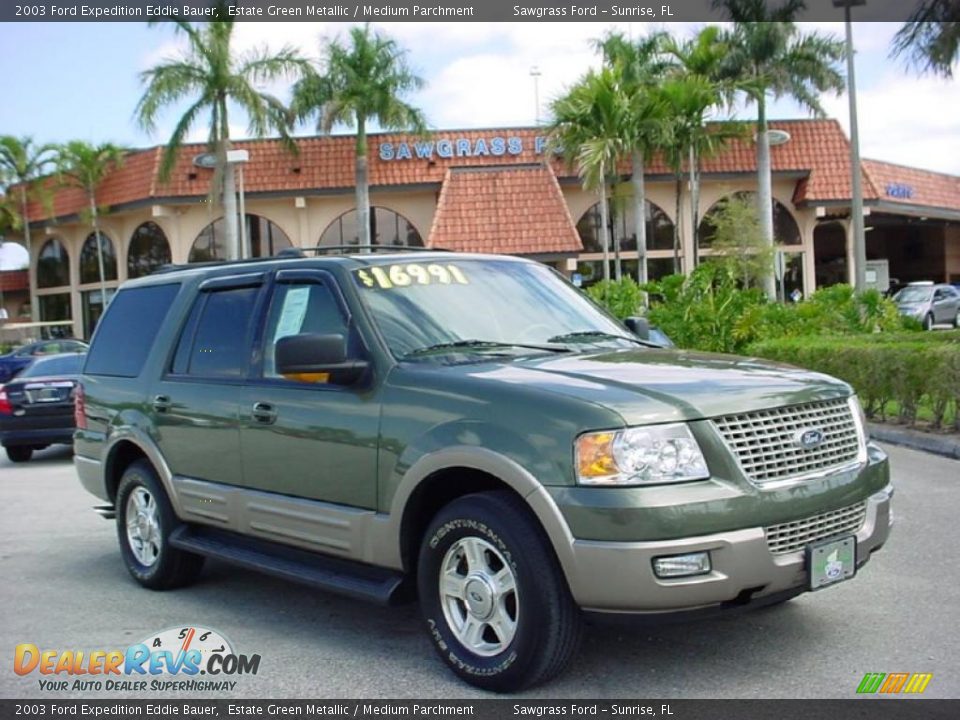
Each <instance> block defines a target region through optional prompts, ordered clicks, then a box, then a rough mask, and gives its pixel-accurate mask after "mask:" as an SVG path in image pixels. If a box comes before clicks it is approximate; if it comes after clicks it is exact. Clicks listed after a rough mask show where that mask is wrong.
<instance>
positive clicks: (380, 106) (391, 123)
mask: <svg viewBox="0 0 960 720" xmlns="http://www.w3.org/2000/svg"><path fill="white" fill-rule="evenodd" d="M319 70H320V72H314V73H310V74H308V75H307V76H305V77H304V78H302V79H301V80H299V81H298V82H297V83H296V84H295V85H294V87H293V101H292V104H291V109H292V111H293V113H294V115H295V116H296V117H297V118H298V119H299V120H301V121H303V120H306V119H308V118H312V117H314V116H316V121H317V129H318V130H319V131H320V132H322V133H329V132H330V131H331V130H332V129H333V128H334V127H335V126H337V125H343V126H346V127H356V128H357V138H356V170H355V172H356V180H355V184H356V197H357V226H358V228H359V232H360V245H361V247H362V248H365V249H369V248H370V246H371V244H372V241H371V237H370V179H369V176H368V166H367V124H368V123H370V122H375V123H376V124H377V125H379V126H380V127H381V128H382V129H384V130H406V131H411V132H414V133H424V132H426V120H425V119H424V116H423V112H422V111H421V110H419V109H418V108H415V107H414V106H413V105H410V104H409V103H407V102H406V101H405V100H404V99H403V98H404V96H405V95H406V94H407V93H410V92H412V91H414V90H419V89H420V88H422V87H423V85H424V81H423V79H422V78H420V77H419V76H417V75H416V74H415V73H414V72H413V71H412V70H411V69H410V67H409V66H408V65H407V60H406V50H404V49H402V48H401V47H400V46H399V45H398V44H397V43H396V41H394V40H392V39H391V38H389V37H387V36H385V35H382V34H380V33H378V32H375V31H372V30H371V29H370V25H369V24H367V25H364V26H363V27H362V28H360V27H354V28H351V29H350V40H349V43H347V44H342V43H341V42H340V40H339V39H336V38H334V39H331V40H328V41H327V42H326V44H325V46H324V48H323V59H322V61H321V65H320V68H319Z"/></svg>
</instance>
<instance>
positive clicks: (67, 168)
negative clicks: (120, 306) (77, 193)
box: [56, 140, 126, 309]
mask: <svg viewBox="0 0 960 720" xmlns="http://www.w3.org/2000/svg"><path fill="white" fill-rule="evenodd" d="M124 155H126V151H125V150H124V149H123V148H121V147H118V146H117V145H113V144H111V143H103V144H100V145H92V144H90V143H87V142H83V141H81V140H74V141H72V142H69V143H67V144H66V145H62V146H60V147H59V148H58V149H57V157H56V164H57V174H58V175H59V176H60V180H61V182H62V183H63V184H64V185H68V186H71V187H75V188H79V189H80V190H83V192H84V193H85V194H86V196H87V203H88V208H87V210H88V213H89V219H90V226H91V227H92V228H93V234H94V237H95V238H96V239H97V271H98V273H99V278H100V302H101V307H102V308H103V309H106V307H107V286H106V280H105V277H104V271H103V238H102V236H101V234H100V212H101V211H100V209H99V208H98V207H97V188H98V187H99V186H100V183H101V182H103V179H104V178H105V177H106V176H107V175H108V174H109V173H110V172H111V171H113V170H114V169H116V168H117V167H119V166H120V165H122V164H123V159H124Z"/></svg>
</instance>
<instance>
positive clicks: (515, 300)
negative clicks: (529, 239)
mask: <svg viewBox="0 0 960 720" xmlns="http://www.w3.org/2000/svg"><path fill="white" fill-rule="evenodd" d="M353 276H354V280H355V281H356V283H357V286H358V287H359V288H360V296H361V297H362V298H363V300H364V302H365V303H366V305H367V307H368V308H369V309H370V312H371V314H372V315H373V318H374V321H375V322H376V323H377V325H378V326H379V327H380V331H381V332H382V333H383V336H384V337H385V338H386V341H387V344H388V345H389V346H390V350H391V351H392V352H393V353H394V355H396V356H397V357H401V358H402V357H405V356H408V355H410V354H411V353H417V351H421V352H422V351H423V350H425V349H427V348H432V347H434V346H439V345H447V344H449V343H456V342H461V341H465V340H480V341H485V342H487V343H497V344H502V345H507V346H517V347H518V350H519V351H520V352H524V351H525V352H542V351H543V350H538V349H537V348H536V347H532V346H536V345H543V346H548V345H549V344H551V343H553V344H557V343H566V342H583V341H586V340H587V339H589V340H590V341H594V342H597V341H599V342H616V343H621V342H624V343H626V342H629V333H628V331H627V330H626V329H624V328H623V327H622V326H621V325H619V324H618V323H617V322H615V321H614V320H613V319H611V318H609V317H607V316H606V315H604V314H603V313H602V312H600V311H599V310H598V309H597V308H596V307H595V306H594V305H593V304H592V303H590V302H589V301H588V300H586V299H585V298H584V297H583V296H582V295H581V294H580V293H579V292H578V291H577V290H576V289H574V288H573V287H572V286H570V285H568V284H567V283H565V282H564V281H563V280H562V279H561V278H560V277H558V276H557V274H556V273H554V272H553V271H552V270H550V269H549V268H547V267H546V266H544V265H540V264H537V263H532V262H530V263H527V262H517V261H515V260H487V259H484V260H469V259H467V260H464V259H462V258H457V259H456V260H452V261H451V262H429V263H400V264H396V265H389V264H385V265H371V266H369V267H366V268H361V269H358V270H355V271H354V272H353ZM574 333H577V334H579V333H584V334H588V335H585V336H578V337H574V338H568V339H567V338H563V336H565V335H571V334H574ZM594 334H595V335H596V336H597V337H591V336H592V335H594ZM607 336H619V337H625V338H627V339H626V340H623V341H621V340H618V339H616V337H607ZM523 346H526V347H523ZM468 347H469V346H468ZM487 347H488V348H489V346H487ZM440 349H441V350H443V348H440ZM447 351H448V352H455V351H457V352H463V351H464V347H463V346H460V347H459V348H447Z"/></svg>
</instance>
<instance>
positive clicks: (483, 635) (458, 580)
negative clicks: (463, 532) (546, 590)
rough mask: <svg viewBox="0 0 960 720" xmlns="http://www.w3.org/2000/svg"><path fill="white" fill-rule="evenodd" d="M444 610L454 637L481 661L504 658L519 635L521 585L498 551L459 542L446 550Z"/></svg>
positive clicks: (474, 541) (475, 541)
mask: <svg viewBox="0 0 960 720" xmlns="http://www.w3.org/2000/svg"><path fill="white" fill-rule="evenodd" d="M440 605H441V606H442V608H443V615H444V618H445V619H446V621H447V625H448V626H449V628H450V630H451V632H452V633H453V634H454V635H455V636H456V638H457V640H459V641H460V643H461V644H462V645H463V646H464V647H465V648H467V649H468V650H470V651H471V652H473V653H476V654H477V655H482V656H484V657H490V656H492V655H497V654H499V653H501V652H503V651H504V650H506V648H507V646H509V645H510V643H511V642H512V641H513V637H514V635H516V633H517V619H518V614H519V610H520V604H519V601H518V597H517V579H516V577H514V574H513V570H512V569H511V567H510V565H509V564H508V563H507V561H506V560H504V558H503V555H501V554H500V551H499V550H497V549H496V548H495V547H494V546H493V545H491V544H490V543H488V542H487V541H486V540H483V539H481V538H478V537H465V538H461V539H460V540H458V541H457V542H455V543H454V544H453V545H451V546H450V548H449V549H448V550H447V553H446V555H444V557H443V562H442V563H441V565H440Z"/></svg>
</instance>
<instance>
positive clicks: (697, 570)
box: [653, 552, 710, 578]
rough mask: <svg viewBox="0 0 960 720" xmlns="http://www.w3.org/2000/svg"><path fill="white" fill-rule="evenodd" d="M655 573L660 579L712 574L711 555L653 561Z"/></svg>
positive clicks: (703, 553)
mask: <svg viewBox="0 0 960 720" xmlns="http://www.w3.org/2000/svg"><path fill="white" fill-rule="evenodd" d="M653 572H654V573H656V575H657V577H659V578H676V577H690V576H691V575H706V574H707V573H708V572H710V553H708V552H695V553H689V554H687V555H667V556H665V557H658V558H654V559H653Z"/></svg>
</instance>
